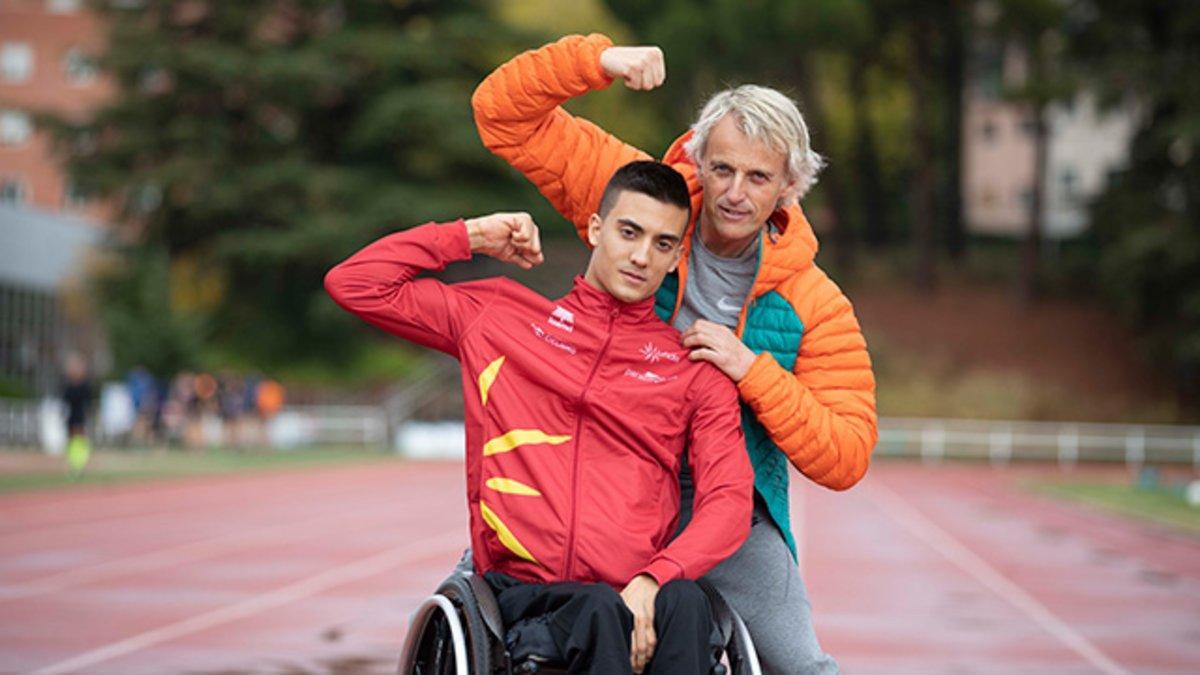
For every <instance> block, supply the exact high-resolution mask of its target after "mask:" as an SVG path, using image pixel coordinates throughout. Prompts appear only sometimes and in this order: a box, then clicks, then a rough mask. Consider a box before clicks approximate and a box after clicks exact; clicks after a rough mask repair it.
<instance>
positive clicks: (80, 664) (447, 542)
mask: <svg viewBox="0 0 1200 675" xmlns="http://www.w3.org/2000/svg"><path fill="white" fill-rule="evenodd" d="M464 545H465V542H464V539H463V534H462V533H461V532H454V533H452V534H444V535H441V536H439V537H429V538H427V539H422V540H419V541H415V542H409V543H407V544H401V545H400V546H394V547H392V548H390V549H387V550H385V551H383V552H381V553H376V554H375V555H372V556H369V557H366V558H362V559H359V560H356V561H354V562H351V563H346V564H344V565H341V566H338V567H335V568H333V569H329V570H325V571H324V572H321V573H319V574H316V575H313V576H311V577H307V578H305V579H301V580H300V581H296V582H293V583H290V584H288V585H286V586H283V587H281V588H277V589H275V590H273V591H270V592H267V593H262V594H259V595H256V596H253V597H250V598H247V599H246V600H242V601H240V602H236V603H234V604H231V605H226V606H224V607H219V608H217V609H214V610H210V611H208V612H204V613H203V614H198V615H196V616H193V617H191V618H188V619H184V620H182V621H177V622H175V623H171V624H167V625H165V626H160V627H158V628H155V629H152V630H148V631H145V632H142V633H138V634H137V635H132V636H130V637H128V638H125V639H124V640H119V641H117V642H113V643H110V644H107V645H105V646H103V647H99V648H96V649H92V650H90V651H87V652H84V653H82V654H79V655H77V656H74V657H71V658H69V659H66V660H64V661H59V662H57V663H53V664H50V665H48V666H45V667H43V668H39V669H38V670H36V671H34V672H33V675H58V674H59V673H69V672H74V671H79V670H83V669H86V668H90V667H92V666H94V665H96V664H98V663H103V662H105V661H111V660H112V659H115V658H118V657H122V656H126V655H128V654H132V653H134V652H137V651H141V650H143V649H146V648H148V647H153V646H154V645H157V644H160V643H163V642H167V641H170V640H175V639H178V638H181V637H184V636H187V635H191V634H192V633H198V632H200V631H203V630H207V629H209V628H214V627H216V626H219V625H221V624H226V623H230V622H232V621H237V620H239V619H244V618H246V617H249V616H253V615H255V614H259V613H261V612H264V611H267V610H270V609H274V608H276V607H280V606H282V605H286V604H288V603H291V602H295V601H296V600H301V599H303V598H307V597H310V596H313V595H316V594H318V593H321V592H323V591H327V590H330V589H332V588H336V587H338V586H342V585H345V584H348V583H351V582H354V581H359V580H361V579H365V578H368V577H372V576H375V575H377V574H382V573H383V572H386V571H388V570H389V569H391V568H393V567H397V566H399V565H402V564H404V563H406V562H408V561H409V560H410V559H412V558H418V557H422V556H427V555H429V554H430V553H431V552H433V551H440V550H444V549H452V548H461V547H462V546H464Z"/></svg>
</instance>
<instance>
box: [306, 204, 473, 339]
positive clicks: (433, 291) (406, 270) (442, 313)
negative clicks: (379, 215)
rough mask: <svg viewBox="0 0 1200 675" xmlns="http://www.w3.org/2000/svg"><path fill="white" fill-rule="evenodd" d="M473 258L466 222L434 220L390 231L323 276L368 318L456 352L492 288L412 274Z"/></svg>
mask: <svg viewBox="0 0 1200 675" xmlns="http://www.w3.org/2000/svg"><path fill="white" fill-rule="evenodd" d="M470 258H471V247H470V243H469V241H468V239H467V228H466V225H465V224H464V223H463V221H461V220H459V221H456V222H453V223H445V224H440V225H439V224H434V223H430V224H428V225H422V226H420V227H414V228H412V229H410V230H405V231H403V232H397V233H395V234H390V235H388V236H386V237H383V238H382V239H380V240H378V241H376V242H374V243H372V244H370V245H368V246H367V247H366V248H364V249H362V250H361V251H359V252H358V253H355V254H354V255H352V256H350V257H349V258H347V259H346V260H345V261H343V262H342V263H341V264H340V265H338V266H337V267H334V268H333V269H331V270H329V273H328V274H326V275H325V290H326V291H328V292H329V295H330V296H332V297H333V300H334V302H336V303H337V304H339V305H341V307H342V308H343V309H345V310H346V311H348V312H350V313H352V314H355V315H356V316H358V317H359V318H361V319H363V320H364V321H366V322H367V323H370V324H372V325H375V326H378V327H379V328H382V329H383V330H385V331H387V332H389V333H391V334H393V335H397V336H399V337H402V338H404V339H405V340H410V341H412V342H415V343H417V344H420V345H424V346H426V347H431V348H433V349H436V350H438V351H442V352H445V353H447V354H450V355H451V356H455V357H457V356H458V340H459V336H461V335H462V333H463V331H464V330H465V328H466V327H467V326H468V325H469V324H470V323H471V322H472V321H473V320H474V319H476V318H478V317H479V315H480V313H481V310H482V308H483V305H484V304H485V303H484V301H483V299H482V297H481V296H482V295H484V294H485V293H494V291H484V289H482V288H481V287H480V286H479V285H478V284H471V285H470V286H471V289H470V290H468V289H466V288H463V287H459V286H453V285H447V284H444V283H442V282H440V281H438V280H436V279H415V280H414V277H416V276H417V274H419V273H420V272H422V271H427V270H428V271H440V270H442V269H444V268H445V267H446V265H447V264H449V263H451V262H454V261H458V260H470Z"/></svg>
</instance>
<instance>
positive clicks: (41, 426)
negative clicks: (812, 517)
mask: <svg viewBox="0 0 1200 675" xmlns="http://www.w3.org/2000/svg"><path fill="white" fill-rule="evenodd" d="M437 381H438V380H437V378H436V377H429V378H422V379H421V380H420V386H419V387H416V389H418V390H420V391H421V392H423V393H424V395H425V396H430V395H432V394H431V392H432V391H433V390H435V389H440V387H439V386H438V384H437ZM410 394H411V392H410ZM425 396H412V395H404V396H402V397H400V398H397V397H393V398H392V399H391V400H390V401H389V402H388V405H305V406H295V405H293V406H286V407H285V408H284V409H283V411H281V412H280V413H279V415H278V416H276V418H275V419H273V420H271V423H270V425H269V428H268V437H269V438H270V440H271V443H272V444H273V445H276V446H279V447H300V446H319V445H360V446H374V447H391V446H393V445H394V444H395V443H397V442H398V441H399V440H400V439H401V437H402V431H403V430H404V429H405V428H406V423H407V422H409V421H410V420H411V419H412V418H413V417H414V415H413V413H414V412H418V410H417V409H419V408H420V407H421V406H420V405H418V404H417V403H416V401H418V400H424V399H425ZM52 414H53V411H49V410H48V409H47V408H46V407H45V406H44V404H43V403H42V402H40V401H28V400H14V399H0V448H37V447H42V446H43V443H42V435H43V434H44V433H45V430H46V427H47V425H48V424H50V423H52V422H53V420H48V419H47V415H52ZM415 416H416V417H420V416H421V415H415ZM426 426H428V425H426ZM431 428H432V427H431ZM455 442H458V441H455ZM875 456H877V457H916V458H920V459H922V460H924V461H928V462H936V461H938V460H941V459H976V460H984V461H989V462H993V463H997V464H1003V463H1007V462H1015V461H1028V460H1032V461H1051V462H1059V463H1060V464H1064V465H1070V464H1074V463H1076V462H1123V463H1125V464H1129V465H1131V466H1140V465H1142V464H1191V465H1192V466H1195V467H1197V468H1200V426H1182V425H1162V424H1096V423H1090V422H1024V421H1005V420H969V419H937V418H898V417H888V418H882V419H880V423H879V444H878V446H877V447H876V449H875Z"/></svg>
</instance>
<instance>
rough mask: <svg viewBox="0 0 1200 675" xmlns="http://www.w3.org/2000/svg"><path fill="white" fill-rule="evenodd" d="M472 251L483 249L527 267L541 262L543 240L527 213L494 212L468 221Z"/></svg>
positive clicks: (483, 252) (468, 233) (492, 254)
mask: <svg viewBox="0 0 1200 675" xmlns="http://www.w3.org/2000/svg"><path fill="white" fill-rule="evenodd" d="M466 225H467V238H468V239H469V240H470V242H471V253H482V254H484V255H489V256H491V257H493V258H495V259H497V260H500V261H503V262H510V263H513V264H514V265H516V266H517V267H520V268H521V269H523V270H527V269H529V268H531V267H533V266H534V265H538V264H541V262H542V260H544V258H543V257H542V240H541V236H540V235H539V234H538V227H537V224H536V223H534V222H533V218H531V217H530V215H529V214H528V213H493V214H491V215H488V216H480V217H478V218H471V219H470V220H467V221H466Z"/></svg>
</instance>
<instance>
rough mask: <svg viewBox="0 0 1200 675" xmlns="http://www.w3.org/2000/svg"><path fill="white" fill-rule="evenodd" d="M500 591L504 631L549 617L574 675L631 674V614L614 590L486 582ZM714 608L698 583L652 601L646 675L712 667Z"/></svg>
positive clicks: (495, 577) (499, 579) (701, 672)
mask: <svg viewBox="0 0 1200 675" xmlns="http://www.w3.org/2000/svg"><path fill="white" fill-rule="evenodd" d="M485 578H486V579H487V581H488V583H489V584H490V585H491V586H492V589H493V590H494V591H495V592H496V600H497V601H498V602H499V604H500V614H501V616H502V617H503V619H504V625H505V626H506V627H509V626H512V625H513V624H514V623H516V622H518V621H521V620H522V619H532V618H534V617H539V616H546V617H547V619H548V625H549V629H550V635H551V637H552V639H553V641H554V644H555V646H556V647H557V648H558V653H559V655H561V657H562V658H563V659H564V661H565V663H566V665H567V669H568V670H567V672H569V673H598V674H600V673H603V674H605V675H607V674H608V673H613V674H614V675H615V674H620V673H626V674H627V673H632V672H633V670H632V668H631V667H630V665H629V650H630V646H631V637H630V634H631V633H632V631H633V614H632V613H631V612H630V611H629V608H628V607H626V606H625V601H624V600H622V599H621V596H620V595H619V594H618V593H617V592H616V591H615V590H613V588H612V587H611V586H609V585H608V584H583V583H574V582H567V583H557V584H526V583H522V582H520V581H517V580H516V579H513V578H512V577H509V576H507V575H503V574H498V573H495V572H489V573H487V574H486V575H485ZM714 632H715V631H714V630H713V622H712V609H711V608H710V607H709V604H708V598H707V597H706V596H705V595H704V591H702V590H700V587H699V586H697V585H696V583H695V582H694V581H685V580H676V581H672V582H669V583H668V584H667V585H665V586H663V587H662V588H661V589H660V590H659V592H658V596H657V597H656V598H655V600H654V633H655V635H656V637H657V640H658V644H657V646H656V647H655V649H654V657H653V658H652V659H651V660H650V663H649V664H648V665H647V666H646V669H645V671H643V672H644V674H645V675H674V674H676V673H678V674H681V675H705V674H707V673H708V672H709V671H710V670H711V669H712V667H713V665H714V663H715V662H714V659H713V651H714V645H713V644H712V643H713V636H714Z"/></svg>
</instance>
